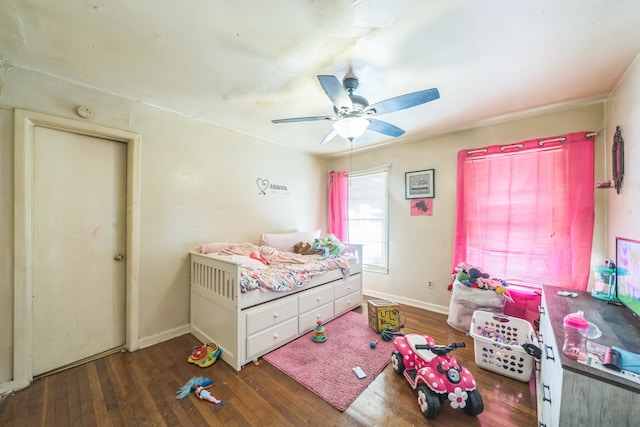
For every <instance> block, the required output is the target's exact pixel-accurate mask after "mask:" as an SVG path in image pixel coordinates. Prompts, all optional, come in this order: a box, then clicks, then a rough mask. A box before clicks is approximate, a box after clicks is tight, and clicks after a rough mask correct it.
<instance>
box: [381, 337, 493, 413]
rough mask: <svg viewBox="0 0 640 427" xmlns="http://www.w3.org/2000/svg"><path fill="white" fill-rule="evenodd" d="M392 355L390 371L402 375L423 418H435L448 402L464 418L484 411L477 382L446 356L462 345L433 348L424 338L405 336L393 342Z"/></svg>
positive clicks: (428, 339) (430, 340) (454, 359)
mask: <svg viewBox="0 0 640 427" xmlns="http://www.w3.org/2000/svg"><path fill="white" fill-rule="evenodd" d="M393 345H394V346H395V350H394V351H393V353H392V354H391V363H392V364H393V370H394V371H396V373H397V374H398V375H402V374H404V377H405V378H406V379H407V381H409V384H410V385H411V387H412V388H413V389H414V390H416V392H417V395H418V405H419V406H420V411H421V412H422V415H424V416H425V418H436V417H437V416H438V415H439V414H440V405H441V403H442V402H444V401H446V400H448V401H449V403H450V405H451V407H452V408H454V409H456V408H462V409H463V410H464V412H465V413H466V414H467V415H472V416H475V415H478V414H480V413H482V411H483V410H484V403H483V401H482V396H480V392H479V391H478V390H477V389H476V381H475V380H474V379H473V375H471V372H469V371H468V370H467V369H466V368H463V367H462V366H460V364H459V363H458V362H457V361H456V358H455V357H454V356H449V355H448V354H447V353H449V352H451V351H453V350H455V349H456V348H460V347H464V346H465V344H464V343H463V342H459V343H456V342H454V343H451V344H449V345H436V343H435V341H434V340H433V338H431V337H429V336H426V335H417V334H407V335H402V336H397V337H396V338H395V340H394V341H393Z"/></svg>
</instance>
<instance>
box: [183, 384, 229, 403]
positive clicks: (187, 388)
mask: <svg viewBox="0 0 640 427" xmlns="http://www.w3.org/2000/svg"><path fill="white" fill-rule="evenodd" d="M211 384H213V380H212V379H211V378H205V377H192V378H191V379H190V380H189V381H187V383H186V384H185V385H183V386H182V387H180V388H179V389H178V391H176V399H178V400H181V399H184V398H185V397H187V396H188V395H189V393H191V392H192V391H193V392H195V394H196V396H198V398H199V399H201V400H206V401H209V402H211V403H214V404H215V405H216V409H220V408H221V407H222V406H223V405H226V404H227V403H229V401H228V400H218V399H216V398H215V397H213V395H212V394H211V393H209V391H208V390H206V388H207V387H210V386H211Z"/></svg>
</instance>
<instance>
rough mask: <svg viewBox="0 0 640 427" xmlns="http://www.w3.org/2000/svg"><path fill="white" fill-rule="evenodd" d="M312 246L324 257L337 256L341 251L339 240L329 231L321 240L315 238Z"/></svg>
mask: <svg viewBox="0 0 640 427" xmlns="http://www.w3.org/2000/svg"><path fill="white" fill-rule="evenodd" d="M313 248H314V249H316V250H319V251H320V253H321V254H322V256H323V257H325V258H337V257H339V256H340V253H341V252H342V244H341V243H340V240H338V238H337V237H336V236H335V235H333V234H331V233H330V234H327V235H326V236H324V237H323V238H322V240H318V239H316V240H315V241H314V242H313Z"/></svg>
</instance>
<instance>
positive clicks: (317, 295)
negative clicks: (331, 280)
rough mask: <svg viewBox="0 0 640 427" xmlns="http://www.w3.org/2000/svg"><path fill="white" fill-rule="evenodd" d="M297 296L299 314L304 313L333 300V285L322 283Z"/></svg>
mask: <svg viewBox="0 0 640 427" xmlns="http://www.w3.org/2000/svg"><path fill="white" fill-rule="evenodd" d="M298 298H299V299H298V312H299V313H300V314H302V313H306V312H307V311H309V310H312V309H314V308H316V307H320V306H323V305H325V304H327V303H329V302H331V301H333V286H331V285H324V286H319V287H317V288H315V289H310V290H308V291H304V292H302V293H300V296H299V297H298ZM331 314H333V313H331Z"/></svg>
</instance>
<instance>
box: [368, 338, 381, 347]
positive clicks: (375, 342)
mask: <svg viewBox="0 0 640 427" xmlns="http://www.w3.org/2000/svg"><path fill="white" fill-rule="evenodd" d="M379 342H380V340H379V339H377V340H375V341H371V342H370V343H369V347H371V348H376V346H377V345H378V343H379Z"/></svg>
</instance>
